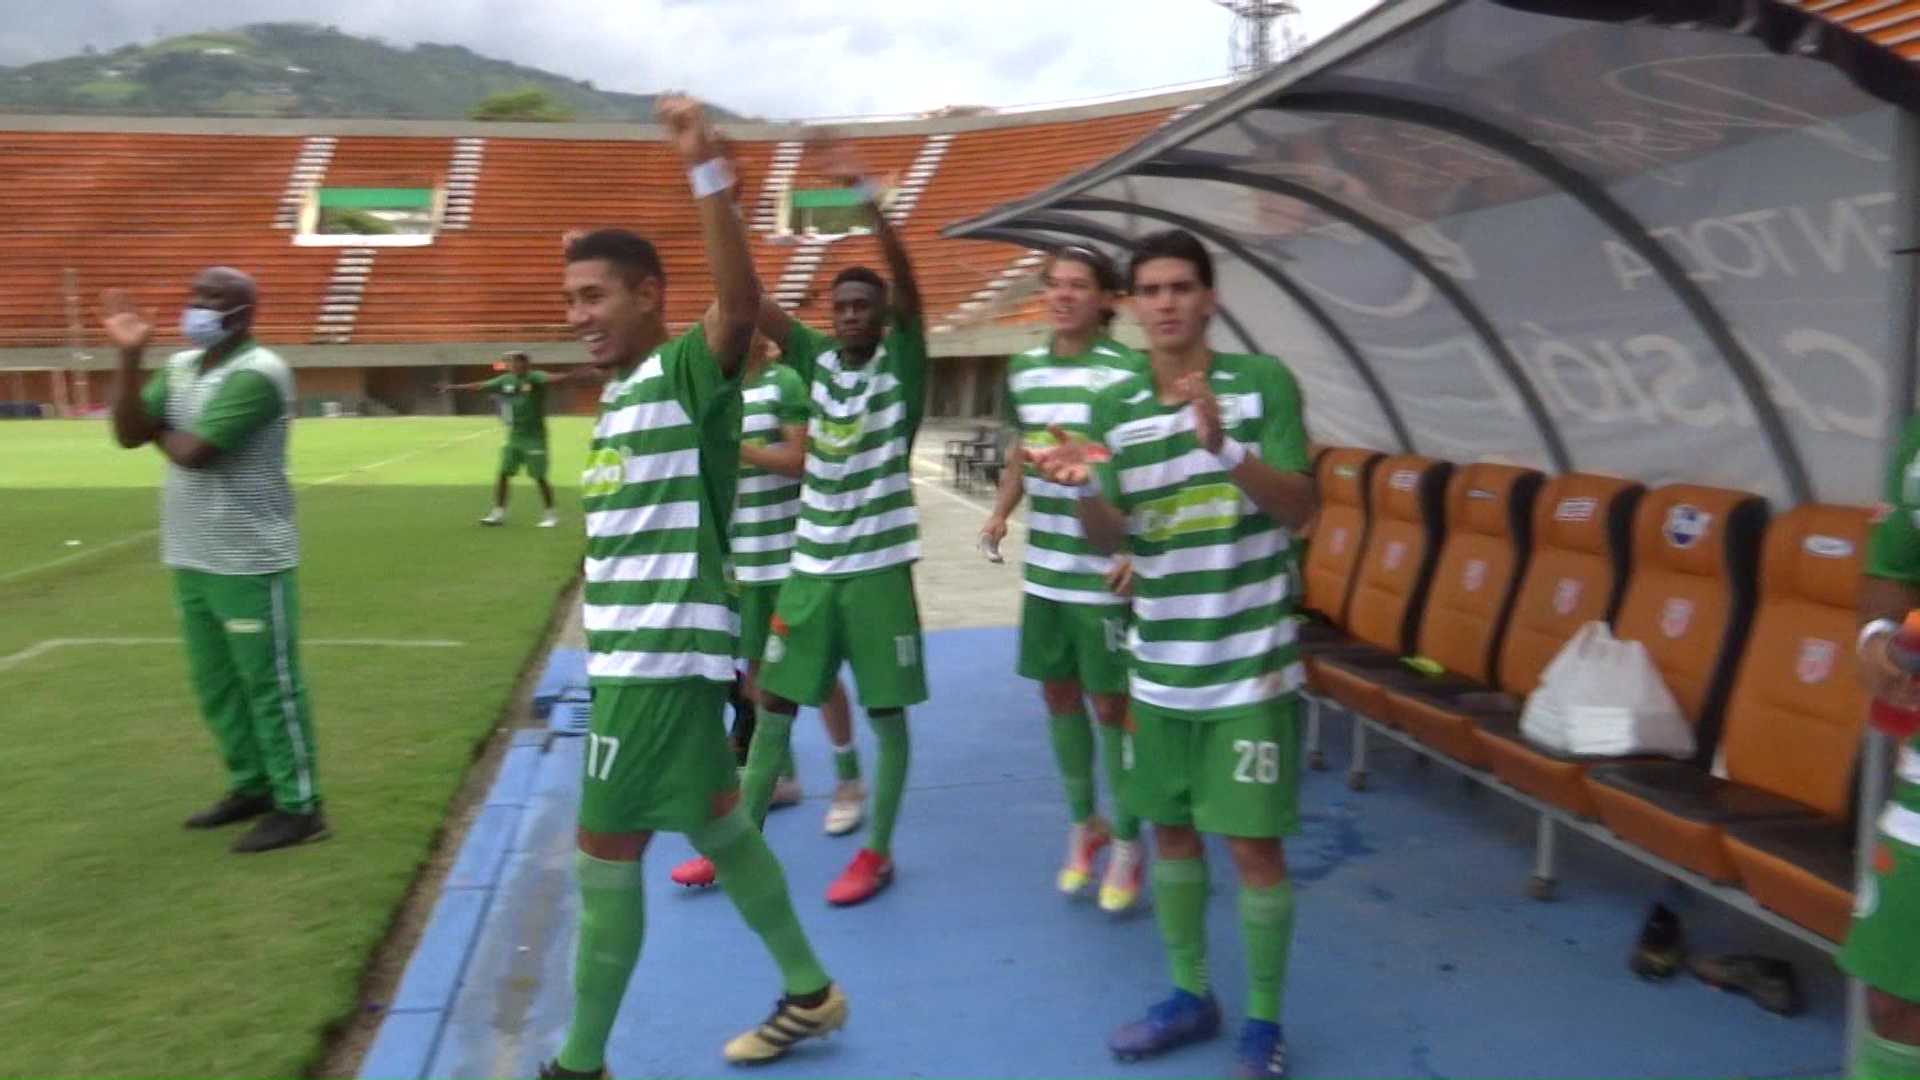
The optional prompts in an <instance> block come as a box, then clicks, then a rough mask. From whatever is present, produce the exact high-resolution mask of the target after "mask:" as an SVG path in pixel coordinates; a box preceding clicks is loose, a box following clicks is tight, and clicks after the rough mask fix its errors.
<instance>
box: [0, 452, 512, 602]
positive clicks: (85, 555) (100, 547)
mask: <svg viewBox="0 0 1920 1080" xmlns="http://www.w3.org/2000/svg"><path fill="white" fill-rule="evenodd" d="M491 434H494V432H492V431H476V432H473V433H472V434H470V435H461V436H458V437H456V438H452V439H448V440H447V441H446V442H441V443H435V444H433V445H432V446H423V447H421V448H420V449H418V450H409V451H407V452H406V453H404V454H399V455H397V456H395V457H390V458H388V459H386V460H385V461H376V462H374V463H373V464H371V465H359V466H356V467H354V468H351V469H348V470H347V471H346V472H343V473H335V474H333V475H332V476H326V477H322V478H320V479H318V480H307V481H304V482H302V483H298V484H295V485H293V486H294V490H296V491H298V490H300V489H301V488H309V487H317V486H319V485H321V484H331V483H333V482H334V481H336V480H345V479H346V478H347V477H349V476H353V475H355V474H357V473H363V472H371V471H372V470H374V469H383V468H386V467H387V466H388V465H397V464H399V463H400V462H402V461H405V460H407V459H408V458H414V457H419V456H420V455H421V454H430V453H433V452H434V451H436V450H445V449H446V448H447V447H449V446H452V445H454V444H456V443H463V442H467V441H468V440H471V439H477V438H479V437H480V436H482V435H491ZM159 534H160V530H159V529H142V530H140V531H139V532H137V533H130V534H128V535H126V536H122V537H120V538H119V539H118V540H109V541H107V542H106V543H104V544H96V545H94V546H93V547H90V548H88V549H86V550H85V551H76V552H74V553H73V554H71V555H62V556H61V557H59V558H57V559H52V560H49V561H47V562H43V563H36V564H34V565H33V566H29V567H25V568H23V569H20V570H12V571H8V572H7V573H4V574H0V585H5V584H6V583H7V582H9V581H18V580H20V579H21V578H27V577H32V576H33V575H35V574H38V573H40V572H42V571H45V570H53V569H57V568H59V567H62V566H65V565H67V564H68V563H76V562H79V561H80V560H81V559H91V558H93V557H94V556H95V555H100V554H104V553H105V552H109V551H112V550H113V549H115V548H121V547H125V546H127V545H128V544H134V543H138V542H140V541H142V540H145V539H148V538H149V537H153V536H158V535H159Z"/></svg>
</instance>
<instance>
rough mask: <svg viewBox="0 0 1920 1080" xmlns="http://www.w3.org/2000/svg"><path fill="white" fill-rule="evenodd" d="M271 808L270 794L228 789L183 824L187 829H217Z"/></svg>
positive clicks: (258, 814)
mask: <svg viewBox="0 0 1920 1080" xmlns="http://www.w3.org/2000/svg"><path fill="white" fill-rule="evenodd" d="M272 809H273V797H272V796H271V795H249V794H247V793H246V792H243V791H229V792H227V793H226V794H225V795H222V796H221V797H220V801H219V802H217V803H214V804H213V805H212V806H209V807H207V808H206V809H204V810H202V811H200V812H199V813H197V814H195V815H193V816H192V817H190V818H188V819H187V820H186V821H185V822H184V823H183V824H185V825H186V827H187V828H189V829H218V828H220V827H221V826H223V825H232V824H234V823H236V822H241V821H246V820H248V819H249V818H257V817H259V816H260V815H261V814H264V813H266V812H267V811H269V810H272Z"/></svg>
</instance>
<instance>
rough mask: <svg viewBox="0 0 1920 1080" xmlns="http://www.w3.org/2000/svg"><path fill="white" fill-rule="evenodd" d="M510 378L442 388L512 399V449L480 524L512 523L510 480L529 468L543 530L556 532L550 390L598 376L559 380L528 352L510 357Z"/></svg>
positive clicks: (506, 451) (503, 454)
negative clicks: (540, 505)
mask: <svg viewBox="0 0 1920 1080" xmlns="http://www.w3.org/2000/svg"><path fill="white" fill-rule="evenodd" d="M507 364H508V369H507V372H506V373H505V374H504V375H496V376H494V377H493V378H491V379H482V380H480V381H479V382H470V383H441V384H440V387H439V389H440V392H441V393H443V394H444V393H450V392H452V391H455V390H485V391H487V392H488V393H493V394H499V395H501V396H502V397H505V398H506V399H507V416H508V426H507V444H506V445H505V446H503V447H501V448H500V475H499V477H498V478H497V479H496V480H495V481H494V484H493V509H492V510H489V511H488V512H487V516H486V517H483V518H481V519H480V524H482V525H498V524H500V523H502V522H504V521H506V520H507V481H509V480H511V479H513V478H514V476H516V475H518V474H519V472H520V466H522V465H525V466H526V467H527V475H528V476H529V477H531V478H532V479H533V482H534V484H536V485H537V486H538V487H539V488H540V498H541V500H542V501H543V502H544V503H545V504H546V507H547V512H546V515H545V516H544V517H542V518H541V519H540V527H541V528H543V529H551V528H553V527H554V526H555V525H558V524H559V523H560V519H559V518H557V517H555V516H554V514H553V486H552V485H551V484H549V483H547V388H548V387H549V386H560V385H564V384H566V383H569V382H584V381H586V380H588V379H589V378H592V377H594V376H593V375H591V374H590V373H589V372H586V371H574V372H569V373H567V374H566V375H563V376H560V377H559V378H555V377H554V376H552V375H549V374H547V373H546V372H544V371H534V370H532V368H533V361H532V360H531V359H530V358H529V357H528V356H527V354H526V353H523V352H515V353H508V354H507Z"/></svg>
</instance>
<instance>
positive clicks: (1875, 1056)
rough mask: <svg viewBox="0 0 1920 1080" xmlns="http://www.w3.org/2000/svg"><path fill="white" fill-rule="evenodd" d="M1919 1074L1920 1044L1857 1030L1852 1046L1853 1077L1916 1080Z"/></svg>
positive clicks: (1875, 1079) (1869, 1079) (1856, 1079)
mask: <svg viewBox="0 0 1920 1080" xmlns="http://www.w3.org/2000/svg"><path fill="white" fill-rule="evenodd" d="M1916 1077H1920V1046H1908V1045H1907V1044H1906V1043H1899V1042H1894V1041H1893V1040H1892V1039H1883V1038H1881V1037H1880V1036H1878V1035H1875V1034H1874V1033H1873V1032H1871V1031H1863V1032H1861V1033H1860V1044H1859V1045H1858V1046H1856V1047H1854V1049H1853V1080H1915V1078H1916Z"/></svg>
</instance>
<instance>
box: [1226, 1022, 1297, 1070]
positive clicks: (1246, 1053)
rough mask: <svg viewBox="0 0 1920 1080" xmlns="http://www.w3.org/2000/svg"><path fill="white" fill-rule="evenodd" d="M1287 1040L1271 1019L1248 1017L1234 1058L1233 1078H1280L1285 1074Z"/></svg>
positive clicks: (1278, 1026)
mask: <svg viewBox="0 0 1920 1080" xmlns="http://www.w3.org/2000/svg"><path fill="white" fill-rule="evenodd" d="M1286 1054H1287V1040H1286V1038H1285V1037H1284V1036H1282V1035H1281V1034H1280V1025H1279V1024H1276V1023H1274V1022H1273V1021H1271V1020H1249V1021H1247V1026H1246V1027H1245V1028H1244V1029H1242V1030H1241V1032H1240V1049H1239V1051H1238V1052H1237V1053H1235V1054H1234V1058H1233V1080H1279V1078H1280V1077H1283V1076H1285V1075H1287V1065H1286Z"/></svg>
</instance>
